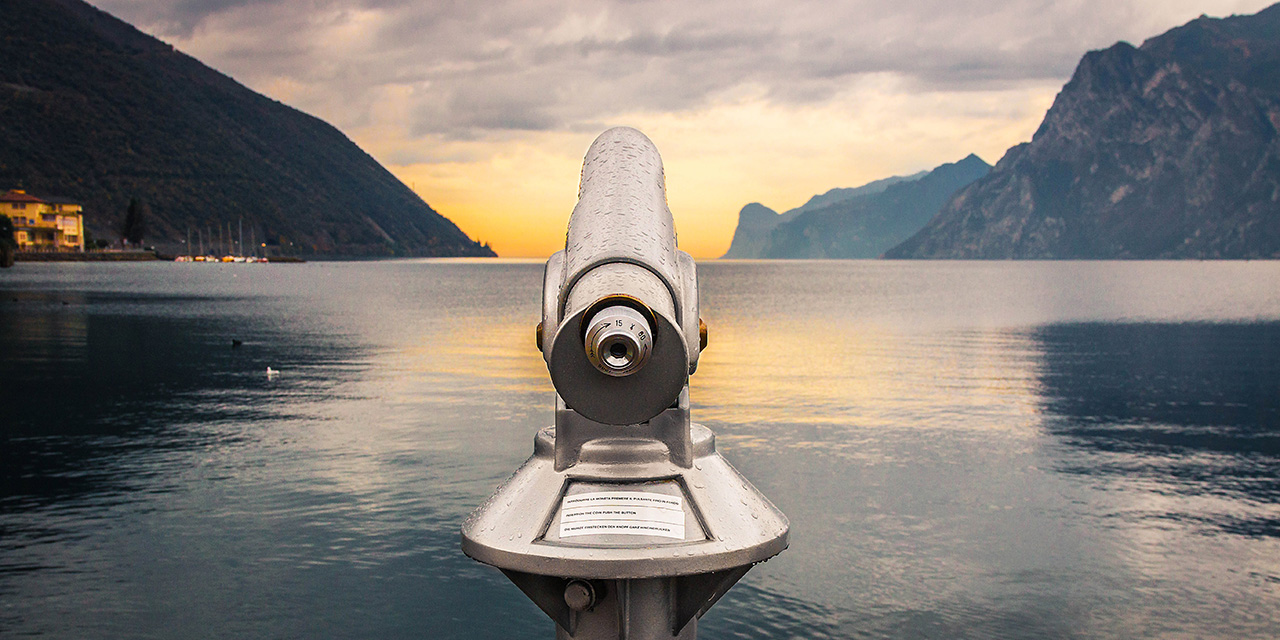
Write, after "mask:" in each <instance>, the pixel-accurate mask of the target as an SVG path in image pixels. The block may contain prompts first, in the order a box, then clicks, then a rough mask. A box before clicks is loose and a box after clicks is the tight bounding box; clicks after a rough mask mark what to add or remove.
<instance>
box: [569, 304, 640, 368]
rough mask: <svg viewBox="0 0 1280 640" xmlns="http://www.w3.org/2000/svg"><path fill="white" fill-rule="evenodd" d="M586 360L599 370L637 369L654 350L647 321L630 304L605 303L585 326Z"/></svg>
mask: <svg viewBox="0 0 1280 640" xmlns="http://www.w3.org/2000/svg"><path fill="white" fill-rule="evenodd" d="M583 342H584V343H585V346H586V351H587V360H589V361H590V362H591V364H592V365H593V366H595V368H596V369H599V370H600V371H601V372H602V373H605V374H607V375H611V376H617V377H621V376H627V375H631V374H633V373H635V372H636V371H639V370H640V368H641V367H643V366H644V364H645V362H647V361H648V360H649V353H650V352H652V351H653V330H652V329H651V328H650V327H649V321H648V320H646V319H645V317H644V316H643V315H642V314H641V313H640V312H639V311H636V310H635V309H632V308H631V307H627V306H623V305H616V306H612V307H606V308H605V309H603V310H601V311H600V312H599V313H597V314H595V316H593V317H592V318H591V324H589V325H588V326H587V335H586V340H584V341H583Z"/></svg>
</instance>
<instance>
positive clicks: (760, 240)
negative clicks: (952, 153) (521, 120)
mask: <svg viewBox="0 0 1280 640" xmlns="http://www.w3.org/2000/svg"><path fill="white" fill-rule="evenodd" d="M926 173H928V172H927V171H921V172H920V173H917V174H914V175H910V176H891V177H888V178H881V179H880V180H873V181H871V182H868V183H867V184H864V185H862V186H861V187H852V188H844V187H837V188H835V189H831V190H829V191H827V192H826V193H822V194H819V195H815V196H813V197H812V198H809V201H808V202H805V203H804V204H802V205H800V206H798V207H796V208H794V209H791V210H790V211H786V212H784V213H781V214H779V213H778V212H776V211H774V210H773V209H770V208H769V207H766V206H764V205H762V204H760V203H758V202H753V203H751V204H748V205H747V206H745V207H743V208H742V211H739V212H738V226H737V228H735V229H734V231H733V241H732V242H730V243H729V250H728V251H727V252H725V254H724V255H723V256H720V257H721V258H743V259H752V258H760V257H762V256H763V251H764V247H765V244H766V243H767V241H768V239H769V233H770V232H771V231H773V230H774V228H776V227H777V226H778V225H780V224H782V223H784V222H787V221H790V220H793V219H795V217H796V216H798V215H800V214H801V213H803V212H805V211H809V210H812V209H819V208H822V207H825V206H828V205H831V204H835V203H837V202H841V201H844V200H849V199H852V198H858V197H861V196H867V195H873V194H877V193H880V192H882V191H884V190H885V189H887V188H888V187H889V185H892V184H896V183H899V182H903V181H907V180H918V179H920V178H922V177H924V175H925V174H926Z"/></svg>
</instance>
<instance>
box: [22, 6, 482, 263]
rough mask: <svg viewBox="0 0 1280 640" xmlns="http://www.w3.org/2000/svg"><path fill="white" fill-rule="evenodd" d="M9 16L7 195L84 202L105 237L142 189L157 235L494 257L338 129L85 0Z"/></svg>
mask: <svg viewBox="0 0 1280 640" xmlns="http://www.w3.org/2000/svg"><path fill="white" fill-rule="evenodd" d="M0 24H4V25H6V28H5V29H4V30H3V32H0V190H3V189H8V188H13V187H17V186H19V185H21V186H22V187H24V188H26V189H27V190H29V191H31V192H36V193H46V194H54V195H58V196H65V197H68V198H71V199H74V200H77V201H79V202H81V203H83V204H84V206H85V222H86V225H87V226H88V228H89V230H90V231H91V232H92V233H93V234H94V235H96V236H97V237H99V238H110V239H115V238H118V237H119V231H118V230H119V228H120V222H121V221H122V219H123V217H124V214H125V210H126V208H127V207H128V204H129V200H130V198H131V197H135V196H136V197H139V198H141V199H143V200H144V201H146V202H147V204H148V205H149V206H150V209H151V212H152V213H151V217H150V219H148V220H147V228H148V234H147V236H146V238H145V239H144V241H145V242H146V243H147V244H158V245H162V246H163V245H165V244H167V245H169V246H170V247H176V246H177V244H178V243H180V242H185V240H186V234H187V230H188V229H191V230H192V231H193V232H194V231H204V230H206V229H218V228H221V227H225V225H227V224H231V225H232V226H233V227H235V228H236V229H237V231H238V229H239V227H238V223H239V222H240V221H241V220H243V224H244V231H245V235H246V236H249V235H250V232H251V230H252V231H253V235H254V236H255V237H256V238H258V239H259V240H263V239H265V240H267V241H268V242H278V243H281V244H283V245H286V246H292V247H293V248H294V249H295V250H297V251H300V252H303V253H331V254H364V255H440V256H445V255H471V256H479V255H493V252H492V251H490V250H489V249H488V247H485V246H482V245H479V244H477V243H475V242H473V241H472V240H471V239H470V238H468V237H467V236H466V234H464V233H463V232H462V231H461V230H459V229H458V228H457V227H456V226H455V225H454V224H453V223H452V222H450V221H449V220H447V219H445V218H444V217H443V216H441V215H439V214H438V213H436V212H435V211H433V210H432V209H431V207H429V206H428V205H427V204H426V203H425V202H423V201H422V199H421V198H419V197H418V196H417V195H416V194H414V193H413V191H412V190H410V189H409V188H408V187H406V186H405V185H404V184H403V183H401V182H400V181H399V180H397V179H396V178H395V177H394V176H392V175H391V174H390V173H389V172H388V171H387V170H386V169H384V168H383V167H382V166H381V165H379V164H378V162H377V161H375V160H374V159H373V158H371V157H370V156H369V155H368V154H366V153H364V152H363V151H362V150H360V148H359V147H357V146H356V145H355V144H354V143H352V142H351V141H350V140H349V139H347V137H346V136H344V135H343V134H342V133H341V132H339V131H338V130H337V129H335V128H333V127H332V126H329V125H328V124H326V123H324V122H322V121H320V120H318V119H316V118H313V117H311V116H309V115H306V114H304V113H302V112H300V111H297V110H295V109H292V108H290V107H287V106H285V105H283V104H280V103H278V102H275V101H273V100H271V99H269V98H266V97H264V96H262V95H259V94H257V93H254V92H253V91H250V90H249V89H247V88H245V87H244V86H242V85H240V84H238V83H236V82H235V81H234V80H232V79H231V78H228V77H226V76H224V75H222V74H220V73H218V72H216V71H214V70H212V69H210V68H208V67H206V66H205V65H203V64H201V63H200V62H199V61H197V60H195V59H193V58H191V57H189V56H186V55H184V54H182V53H181V52H178V51H175V50H174V49H173V48H172V47H170V46H169V45H167V44H165V43H163V42H160V41H159V40H156V39H154V38H151V37H150V36H147V35H145V34H143V33H141V32H139V31H137V30H136V29H134V28H133V27H131V26H129V25H128V24H125V23H124V22H121V21H120V20H117V19H115V18H113V17H111V16H110V15H107V14H106V13H103V12H101V11H99V10H97V9H95V8H93V7H91V6H89V5H87V4H85V3H83V2H80V1H79V0H4V1H3V2H0ZM206 240H207V239H206Z"/></svg>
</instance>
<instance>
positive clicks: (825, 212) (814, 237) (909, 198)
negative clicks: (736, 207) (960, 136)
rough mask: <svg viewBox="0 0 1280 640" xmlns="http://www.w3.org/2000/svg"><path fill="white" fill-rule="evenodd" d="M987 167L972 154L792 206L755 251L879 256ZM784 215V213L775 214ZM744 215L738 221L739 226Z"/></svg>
mask: <svg viewBox="0 0 1280 640" xmlns="http://www.w3.org/2000/svg"><path fill="white" fill-rule="evenodd" d="M990 169H991V165H988V164H987V163H986V162H983V161H982V159H981V158H979V157H978V156H975V155H972V154H970V155H969V156H968V157H966V158H964V159H963V160H960V161H959V162H954V163H951V164H944V165H942V166H940V167H938V168H936V169H934V170H933V171H929V172H927V173H922V174H917V175H920V176H921V177H919V178H916V179H907V180H898V181H896V182H894V183H892V184H889V185H887V186H885V187H884V188H883V189H882V190H880V191H878V192H871V193H863V194H861V195H859V196H857V197H853V198H846V199H843V200H838V201H836V202H833V203H831V204H827V205H824V206H819V207H816V208H813V209H808V210H803V211H795V212H794V214H793V215H790V217H789V218H786V219H785V220H780V221H779V222H778V224H776V225H774V227H773V228H772V229H770V230H769V232H768V236H767V237H766V238H764V239H763V240H762V242H761V244H760V252H759V254H758V256H757V257H760V258H782V259H815V258H843V259H856V258H876V257H879V256H880V254H882V253H884V251H885V250H886V249H888V248H890V247H892V246H894V245H896V244H898V243H899V242H902V241H903V240H904V239H906V238H907V237H909V236H910V235H911V234H912V233H915V232H916V231H917V230H919V229H920V227H922V226H924V224H925V223H926V222H928V221H929V219H930V218H932V217H933V216H934V214H936V213H937V212H938V209H939V208H940V207H942V205H943V203H945V202H946V201H947V199H948V198H950V197H951V195H952V194H953V193H955V192H956V191H957V190H958V189H960V188H962V187H964V186H965V185H967V184H969V183H971V182H973V181H974V180H977V179H978V178H981V177H982V176H984V175H986V173H987V172H988V171H990ZM745 213H746V210H745V209H744V215H743V216H742V218H743V221H745V220H747V217H746V215H745ZM792 213H793V212H788V214H792ZM753 217H762V216H759V215H758V214H757V216H753ZM785 217H786V214H784V215H783V216H776V218H778V219H782V218H785ZM743 221H740V222H739V225H738V226H739V228H740V229H741V228H742V227H743Z"/></svg>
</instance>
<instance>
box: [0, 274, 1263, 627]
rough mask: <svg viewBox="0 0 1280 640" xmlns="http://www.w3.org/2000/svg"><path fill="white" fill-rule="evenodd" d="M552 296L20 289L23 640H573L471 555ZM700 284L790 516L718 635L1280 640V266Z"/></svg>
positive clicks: (9, 389)
mask: <svg viewBox="0 0 1280 640" xmlns="http://www.w3.org/2000/svg"><path fill="white" fill-rule="evenodd" d="M541 272H542V266H541V264H540V263H519V262H515V263H512V262H498V261H489V262H465V261H392V262H374V263H311V264H305V265H234V264H232V265H198V264H189V265H186V264H118V265H117V264H48V265H43V264H30V263H21V264H19V265H18V266H17V267H16V268H14V269H10V270H6V271H3V272H0V482H2V483H3V484H0V637H6V638H8V637H27V636H38V637H52V638H229V637H244V638H314V637H332V638H516V639H523V638H529V639H533V638H538V639H544V638H551V637H554V633H553V631H552V628H553V627H552V624H551V623H550V622H549V621H548V620H547V619H546V618H545V617H544V616H543V614H541V613H540V612H539V611H538V610H537V609H536V608H535V607H534V606H533V605H532V604H530V603H529V602H528V601H527V600H526V599H525V598H524V597H523V596H522V595H521V594H520V593H519V591H518V590H517V589H515V588H514V587H513V586H511V585H509V584H508V583H507V581H506V579H505V578H503V577H502V576H501V574H499V573H498V572H497V571H496V570H493V569H490V568H487V567H484V566H483V565H479V564H477V563H474V562H472V561H470V560H468V559H467V558H465V557H464V556H463V555H462V554H461V552H460V551H458V530H459V527H460V525H461V522H462V520H463V518H465V516H466V515H467V514H468V513H469V512H470V511H471V509H472V508H474V507H475V506H476V505H477V504H479V503H480V502H481V501H482V500H483V499H484V498H485V497H486V496H487V495H488V494H489V493H490V492H491V491H492V490H493V489H494V487H496V486H497V484H499V483H500V482H501V481H502V480H503V479H505V478H506V476H507V475H508V474H509V473H510V472H511V471H512V470H514V469H515V467H516V466H518V465H519V464H520V462H522V461H523V460H524V458H526V457H527V456H528V455H529V454H530V453H531V451H532V439H533V435H534V433H535V432H536V431H537V430H538V429H539V428H541V427H543V426H546V425H548V424H550V423H551V422H552V402H553V397H554V396H553V394H554V391H553V389H552V387H551V385H550V382H549V380H548V378H547V374H546V368H545V366H544V364H543V362H542V360H541V358H540V354H538V353H537V352H536V351H535V349H534V347H533V337H532V336H533V327H534V325H535V324H536V322H537V321H538V319H539V318H538V314H539V296H540V290H541ZM699 277H700V285H701V291H702V305H703V316H704V317H705V318H706V319H707V321H708V324H709V325H710V327H711V345H710V348H709V350H708V351H707V352H706V353H705V354H704V355H703V359H702V363H701V365H700V368H699V371H698V373H697V374H696V375H695V376H694V377H693V380H692V390H691V393H692V402H693V405H694V417H695V420H697V421H699V422H702V423H704V424H706V425H707V426H709V427H711V428H712V429H713V430H714V431H715V432H716V433H717V434H718V442H719V446H720V449H721V452H722V453H723V454H724V455H725V456H726V457H727V458H728V459H729V460H730V461H732V462H733V463H734V464H735V465H736V466H737V467H738V468H739V469H741V470H742V471H743V472H744V473H745V474H746V475H747V477H749V478H751V479H752V481H753V482H755V484H756V485H757V486H758V487H759V488H760V489H761V490H762V491H763V492H764V493H765V494H766V495H768V496H769V497H770V498H772V499H773V501H774V502H775V503H776V504H777V505H778V506H779V507H780V508H781V509H782V510H783V511H784V512H785V513H786V514H787V515H788V516H789V517H790V519H791V523H792V543H791V548H790V549H789V550H788V551H786V552H784V553H783V554H782V555H781V556H779V557H777V558H775V559H774V560H771V561H769V562H767V563H765V564H762V565H760V566H758V567H756V568H755V569H753V570H752V572H751V573H750V574H748V576H747V577H746V578H745V579H744V580H743V582H742V583H740V584H739V585H738V586H737V587H736V588H735V589H734V590H733V591H731V592H730V593H729V595H728V596H726V597H725V598H724V599H723V600H722V601H721V602H720V604H718V605H717V606H716V608H714V609H713V610H712V611H711V612H710V613H709V614H708V615H707V617H706V618H704V619H703V621H702V623H700V625H699V630H700V636H701V637H704V638H709V639H710V638H762V639H763V638H774V639H776V638H1178V637H1185V638H1217V637H1222V638H1275V637H1280V263H1275V262H1254V263H1208V262H1206V263H1193V262H1182V263H1147V262H1142V263H1135V262H1129V263H946V262H928V263H914V262H910V263H901V262H860V261H854V262H781V263H779V262H767V263H766V262H711V263H706V264H703V265H701V266H700V267H699ZM233 339H235V340H241V341H243V345H242V346H240V347H239V348H235V349H233V348H232V347H231V341H232V340H233ZM267 367H271V368H273V369H276V370H279V371H280V373H279V375H277V376H275V377H271V378H269V377H268V376H267V375H266V369H267Z"/></svg>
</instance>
